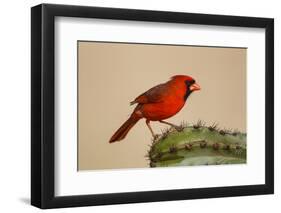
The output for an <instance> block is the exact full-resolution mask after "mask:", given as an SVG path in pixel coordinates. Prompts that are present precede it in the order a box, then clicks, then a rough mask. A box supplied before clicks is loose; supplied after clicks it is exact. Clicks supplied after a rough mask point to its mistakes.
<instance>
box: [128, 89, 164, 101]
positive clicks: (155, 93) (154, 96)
mask: <svg viewBox="0 0 281 213" xmlns="http://www.w3.org/2000/svg"><path fill="white" fill-rule="evenodd" d="M166 87H167V85H166V84H159V85H157V86H155V87H152V88H151V89H149V90H147V91H146V92H145V93H143V94H141V95H140V96H138V97H137V98H136V99H135V100H134V101H132V102H131V105H132V104H135V103H139V104H148V103H159V102H161V101H162V100H163V98H164V96H165V94H166V89H167V88H166Z"/></svg>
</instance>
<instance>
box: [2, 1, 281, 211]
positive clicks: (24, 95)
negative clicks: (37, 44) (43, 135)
mask: <svg viewBox="0 0 281 213" xmlns="http://www.w3.org/2000/svg"><path fill="white" fill-rule="evenodd" d="M44 2H45V3H58V4H81V5H92V6H107V7H126V8H137V9H154V10H171V11H185V12H197V13H210V14H227V15H244V16H261V17H274V18H275V38H276V39H275V55H276V57H275V59H276V62H275V70H276V72H275V73H276V76H275V82H276V83H275V87H276V88H275V91H276V94H275V103H276V104H275V108H276V109H277V110H276V113H275V118H276V119H275V131H276V133H277V134H276V136H275V150H277V151H276V152H275V156H276V157H275V162H276V164H275V168H276V169H275V171H276V175H275V179H276V182H275V186H276V188H275V195H266V196H250V197H236V198H220V199H205V200H192V201H173V202H161V203H146V204H130V205H112V206H101V207H84V208H72V209H59V210H51V211H56V212H66V211H67V212H75V211H79V212H92V211H98V212H132V211H143V212H150V211H153V212H158V211H159V212H171V211H177V212H180V211H181V212H187V211H188V212H192V213H195V212H207V211H210V212H226V211H227V212H228V213H231V212H237V211H243V212H247V211H251V212H254V211H261V212H274V210H276V209H278V207H279V208H280V207H281V205H280V202H281V194H280V193H281V185H280V184H281V181H280V180H281V170H280V163H279V162H281V151H280V148H281V145H280V139H281V138H280V134H278V133H279V131H280V130H279V129H280V128H281V123H280V122H281V120H280V110H278V109H280V108H281V102H280V101H281V98H280V90H281V87H280V85H281V74H280V72H278V70H279V69H280V62H279V60H277V59H278V58H279V57H280V51H281V46H280V37H281V25H280V19H281V13H280V11H281V10H280V9H281V8H280V5H279V1H277V0H276V1H274V0H266V1H260V2H258V1H257V0H256V1H245V0H232V1H225V0H212V1H202V0H194V1H188V0H183V1H180V0H169V1H168V0H167V1H164V0H159V1H156V0H155V1H152V0H150V1H144V0H123V1H122V0H119V1H114V0H107V1H102V0H100V1H94V0H80V1H74V0H69V1H66V0H58V1H55V0H53V1H48V0H46V1H44ZM39 3H41V1H36V0H29V1H20V0H19V1H15V0H14V1H12V0H11V1H2V2H1V12H0V15H1V18H0V22H1V25H0V26H1V33H0V37H1V40H0V42H1V43H0V54H1V57H0V58H1V60H0V97H1V105H0V130H1V131H0V141H1V144H2V148H1V149H0V165H1V167H0V169H1V175H0V203H1V204H0V211H1V212H12V211H15V212H16V211H20V212H38V211H39V210H38V209H36V208H34V207H31V206H29V204H28V203H29V196H30V193H29V191H30V7H31V6H33V5H36V4H39ZM275 212H276V211H275Z"/></svg>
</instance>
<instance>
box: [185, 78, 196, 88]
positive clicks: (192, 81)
mask: <svg viewBox="0 0 281 213" xmlns="http://www.w3.org/2000/svg"><path fill="white" fill-rule="evenodd" d="M194 83H195V81H194V80H191V81H189V80H186V81H185V84H186V85H187V86H188V87H190V86H191V85H192V84H194Z"/></svg>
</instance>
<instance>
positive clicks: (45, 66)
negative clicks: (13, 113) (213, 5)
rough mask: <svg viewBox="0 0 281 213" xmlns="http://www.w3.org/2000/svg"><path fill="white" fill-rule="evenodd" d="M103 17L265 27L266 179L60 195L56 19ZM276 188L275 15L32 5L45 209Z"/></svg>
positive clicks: (38, 192) (37, 161)
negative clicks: (249, 182)
mask: <svg viewBox="0 0 281 213" xmlns="http://www.w3.org/2000/svg"><path fill="white" fill-rule="evenodd" d="M58 16H64V17H80V18H101V19H115V20H131V21H146V22H162V23H182V24H200V25H218V26H237V27H251V28H264V29H265V32H266V48H265V51H266V52H265V61H266V64H265V76H266V78H265V85H266V87H265V89H266V97H265V98H266V106H265V107H266V112H265V114H266V118H265V120H266V128H265V131H266V135H265V142H266V144H265V161H266V162H265V184H262V185H246V186H225V187H214V188H199V189H177V190H163V191H145V192H129V193H112V194H93V195H78V196H76V195H73V196H59V197H56V196H55V195H54V189H55V181H54V179H55V170H54V166H55V165H54V163H55V161H54V157H55V156H54V150H55V146H54V143H55V141H54V138H55V137H54V136H55V125H54V122H55V108H54V104H55V85H54V76H55V75H54V72H55V69H54V59H55V58H54V57H55V54H54V50H55V47H54V20H55V17H58ZM272 193H274V19H271V18H256V17H241V16H224V15H208V14H194V13H178V12H164V11H148V10H131V9H114V8H102V7H86V6H67V5H53V4H41V5H38V6H35V7H32V8H31V204H32V205H34V206H37V207H39V208H42V209H46V208H60V207H76V206H90V205H105V204H122V203H139V202H154V201H169V200H182V199H198V198H217V197H229V196H245V195H260V194H272Z"/></svg>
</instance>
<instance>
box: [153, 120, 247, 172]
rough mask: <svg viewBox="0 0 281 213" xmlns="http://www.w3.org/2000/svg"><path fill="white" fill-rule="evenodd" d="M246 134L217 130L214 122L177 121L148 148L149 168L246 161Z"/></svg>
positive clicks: (241, 162)
mask: <svg viewBox="0 0 281 213" xmlns="http://www.w3.org/2000/svg"><path fill="white" fill-rule="evenodd" d="M246 154H247V146H246V133H241V132H239V131H236V130H225V129H218V127H217V125H216V124H213V125H211V126H206V125H204V124H203V123H202V122H201V121H198V122H197V124H194V125H187V124H181V126H180V128H177V130H176V129H174V128H170V129H166V130H165V131H163V132H162V134H161V135H159V136H158V137H157V138H156V139H154V140H153V143H152V145H151V147H150V150H149V151H148V158H149V160H150V167H169V166H195V165H220V164H243V163H246Z"/></svg>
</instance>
